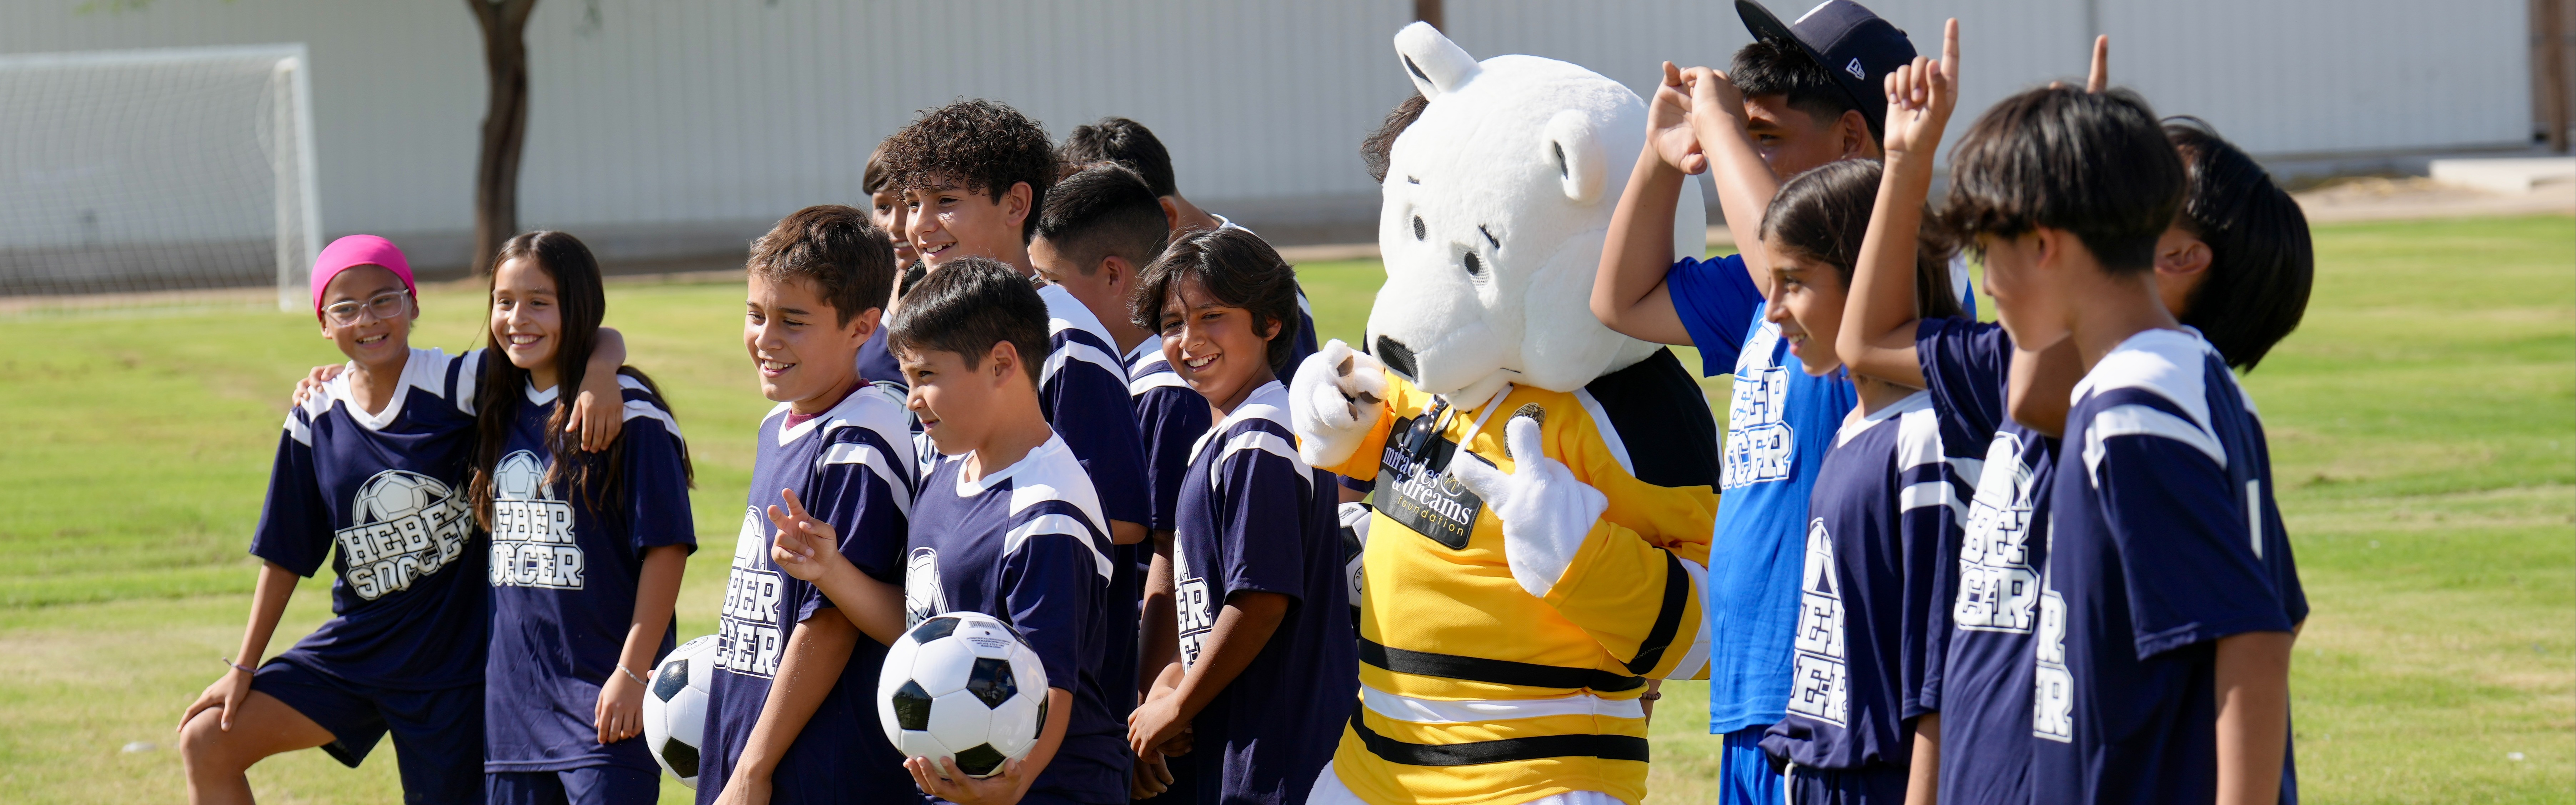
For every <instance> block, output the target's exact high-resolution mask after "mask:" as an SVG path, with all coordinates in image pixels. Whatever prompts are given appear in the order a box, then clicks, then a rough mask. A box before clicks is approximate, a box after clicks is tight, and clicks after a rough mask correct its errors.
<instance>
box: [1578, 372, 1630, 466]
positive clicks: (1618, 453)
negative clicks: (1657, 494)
mask: <svg viewBox="0 0 2576 805" xmlns="http://www.w3.org/2000/svg"><path fill="white" fill-rule="evenodd" d="M1574 401H1575V402H1578V403H1582V404H1583V412H1584V413H1586V414H1591V415H1592V429H1593V430H1594V431H1597V432H1599V433H1600V434H1601V445H1602V446H1603V447H1607V448H1609V449H1610V457H1611V458H1614V459H1618V460H1619V469H1622V470H1626V471H1627V473H1628V475H1630V476H1631V477H1634V476H1635V475H1636V474H1637V463H1636V462H1635V461H1633V460H1630V459H1629V458H1628V443H1627V442H1626V441H1623V440H1621V439H1620V438H1619V428H1618V426H1617V425H1614V424H1612V423H1611V422H1610V412H1609V411H1608V410H1606V409H1603V408H1602V407H1601V401H1600V400H1598V399H1595V398H1593V396H1592V392H1589V391H1585V390H1583V389H1575V390H1574Z"/></svg>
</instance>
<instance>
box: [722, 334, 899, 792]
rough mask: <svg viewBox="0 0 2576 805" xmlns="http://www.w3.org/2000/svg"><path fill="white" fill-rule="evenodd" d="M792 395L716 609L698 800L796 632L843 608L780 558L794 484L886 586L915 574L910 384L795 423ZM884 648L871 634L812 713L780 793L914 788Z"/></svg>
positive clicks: (779, 779)
mask: <svg viewBox="0 0 2576 805" xmlns="http://www.w3.org/2000/svg"><path fill="white" fill-rule="evenodd" d="M788 418H789V410H788V407H787V405H786V404H784V403H781V404H779V406H778V407H777V408H773V409H771V410H770V412H769V416H768V417H767V418H764V419H762V420H761V422H760V435H759V436H758V437H757V438H758V441H757V442H756V452H755V453H754V455H753V456H752V468H751V494H750V496H749V502H748V505H746V506H745V507H744V508H743V513H742V532H741V534H740V535H738V536H736V537H735V539H734V551H733V567H732V568H731V570H730V571H729V575H727V576H726V578H725V599H724V608H723V609H722V610H721V611H719V613H718V617H717V619H716V660H715V664H716V675H715V681H714V683H713V685H712V693H711V695H710V696H709V697H708V700H707V716H706V718H707V722H706V723H707V727H706V737H705V739H704V740H703V741H702V742H701V745H700V747H699V757H700V763H701V764H702V765H701V766H700V767H699V779H698V802H699V803H700V805H706V804H707V803H712V802H714V801H715V799H716V796H717V795H718V794H721V793H723V792H724V787H725V780H726V779H728V778H729V777H731V775H732V771H733V764H734V763H735V762H736V761H738V760H740V759H741V756H742V748H743V745H744V744H745V743H747V742H748V741H749V740H750V739H751V731H752V727H753V726H755V725H757V724H758V723H759V722H760V710H761V707H762V706H763V705H764V704H765V703H766V702H767V701H768V700H769V688H770V685H771V684H772V683H773V681H774V680H775V679H776V678H777V676H778V670H779V668H778V664H779V660H780V659H781V657H782V656H783V655H784V654H785V653H786V651H787V643H788V641H789V640H791V639H793V638H794V637H795V636H796V629H797V627H798V625H799V624H802V623H804V622H805V621H806V619H808V618H812V617H814V614H815V613H817V612H820V611H822V610H824V609H826V608H830V607H831V606H832V602H831V599H829V598H826V597H824V596H823V593H822V591H820V590H818V589H815V587H814V585H813V584H811V583H809V582H805V581H801V580H798V579H797V578H796V577H794V576H790V575H787V573H786V572H785V571H782V570H779V568H778V565H777V563H775V562H772V561H771V560H770V557H769V550H770V543H771V541H772V540H774V539H775V538H776V537H777V533H778V532H777V528H776V527H775V526H774V525H772V524H771V523H770V521H769V515H768V513H767V512H768V510H769V507H771V506H777V507H779V508H780V509H781V510H784V509H785V508H786V506H787V499H786V496H784V495H782V494H780V491H779V490H782V489H794V490H796V495H797V498H798V499H799V500H801V501H803V502H804V504H805V510H806V511H807V512H808V513H810V514H813V515H814V516H815V517H816V518H818V519H821V520H822V521H823V522H825V523H829V524H831V526H832V528H833V530H834V531H836V532H838V536H839V539H840V542H841V544H840V549H841V555H842V556H845V557H848V558H849V560H850V563H851V564H853V565H856V566H858V568H859V572H862V573H866V574H868V576H869V577H871V578H875V579H876V580H878V581H883V582H886V583H888V584H901V583H903V578H904V566H903V546H904V529H905V525H906V523H907V521H908V520H909V517H908V512H910V510H911V508H912V498H913V489H914V486H915V484H914V482H913V476H912V473H911V468H912V467H913V466H914V465H913V457H912V440H911V439H910V438H908V437H909V436H910V427H909V424H908V421H907V419H906V417H905V415H904V408H903V396H902V393H901V392H898V391H894V390H893V389H891V388H888V387H885V386H877V385H863V386H860V387H859V389H858V390H857V391H855V392H852V393H851V394H850V396H848V397H845V398H842V400H841V401H840V402H839V403H838V404H835V405H833V406H832V408H831V409H830V410H827V411H825V412H823V413H821V414H819V415H816V416H814V417H812V418H809V419H804V420H803V421H801V422H798V423H796V424H795V425H792V426H791V425H789V424H788V422H787V420H788ZM885 651H886V649H885V645H884V644H881V643H878V642H876V641H875V640H873V639H870V638H868V637H867V636H866V635H865V634H861V635H860V637H859V640H858V645H857V646H856V647H855V648H853V649H851V651H850V659H849V663H848V664H846V665H844V666H842V668H841V674H840V677H839V679H838V680H837V681H835V682H834V683H833V685H832V690H831V692H830V693H827V694H825V695H824V696H823V701H822V703H821V704H820V705H818V706H817V707H816V708H815V709H814V715H813V717H812V718H810V719H809V720H807V721H806V722H805V729H804V730H803V731H802V732H799V733H797V735H796V740H795V742H794V743H791V744H789V745H788V747H787V752H786V754H785V755H784V756H783V757H781V758H780V760H779V763H778V769H777V771H776V772H774V773H773V774H772V775H771V776H770V785H771V786H772V791H773V792H775V793H774V796H775V797H776V799H775V800H774V801H779V802H799V801H809V802H810V801H834V800H835V798H839V797H846V796H849V795H850V792H854V791H883V792H890V793H892V794H898V795H901V794H908V793H909V792H913V791H916V790H918V789H916V788H915V787H914V786H913V783H912V775H911V773H909V772H906V771H904V770H903V754H902V753H900V752H897V751H895V748H894V745H893V744H892V743H888V742H887V741H886V737H885V730H884V729H883V728H882V727H881V726H880V725H879V724H878V723H877V708H876V704H875V701H876V700H875V698H874V697H875V696H876V690H877V673H878V671H879V669H880V668H881V667H882V666H883V665H884V664H885Z"/></svg>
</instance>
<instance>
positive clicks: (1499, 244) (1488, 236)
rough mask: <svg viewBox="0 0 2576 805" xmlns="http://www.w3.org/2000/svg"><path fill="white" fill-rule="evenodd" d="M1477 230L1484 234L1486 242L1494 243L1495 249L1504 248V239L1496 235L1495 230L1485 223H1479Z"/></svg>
mask: <svg viewBox="0 0 2576 805" xmlns="http://www.w3.org/2000/svg"><path fill="white" fill-rule="evenodd" d="M1476 231H1477V232H1479V233H1483V234H1484V236H1485V242H1486V243H1491V244H1494V251H1502V250H1503V240H1502V239H1501V238H1497V237H1494V230H1491V229H1486V228H1485V225H1483V224H1477V225H1476Z"/></svg>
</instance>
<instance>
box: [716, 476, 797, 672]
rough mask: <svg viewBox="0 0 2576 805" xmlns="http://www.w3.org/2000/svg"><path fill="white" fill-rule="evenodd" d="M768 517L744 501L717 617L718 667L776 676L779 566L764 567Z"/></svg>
mask: <svg viewBox="0 0 2576 805" xmlns="http://www.w3.org/2000/svg"><path fill="white" fill-rule="evenodd" d="M768 525H769V522H768V520H767V519H765V518H763V517H761V516H760V510H759V509H755V508H749V507H745V509H744V510H743V513H742V533H741V535H739V536H737V537H735V538H734V541H733V570H732V572H730V573H728V574H726V576H725V597H724V609H723V610H722V611H721V612H720V613H718V615H717V617H716V667H718V668H722V669H725V670H727V671H732V672H734V673H737V674H747V675H750V676H759V677H767V676H775V675H776V674H777V673H778V653H779V652H780V651H781V650H784V649H785V648H786V647H787V646H786V641H784V640H781V639H780V638H779V634H780V632H781V628H780V627H781V625H782V624H780V622H779V617H778V614H779V613H778V609H779V598H780V597H781V593H782V592H783V590H782V588H781V587H780V585H779V577H778V573H777V571H773V570H767V569H765V568H767V567H768V560H769V528H768Z"/></svg>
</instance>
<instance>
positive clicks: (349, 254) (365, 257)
mask: <svg viewBox="0 0 2576 805" xmlns="http://www.w3.org/2000/svg"><path fill="white" fill-rule="evenodd" d="M358 266H377V267H380V268H383V269H384V270H386V271H391V272H394V276H396V277H400V278H402V283H403V290H405V291H410V292H412V293H414V294H417V293H419V292H420V289H419V288H417V287H414V286H413V285H412V282H411V261H410V260H407V259H404V258H403V253H402V250H401V249H397V248H394V242H393V241H390V240H386V239H384V238H380V237H376V236H374V235H350V236H348V237H344V238H341V239H339V240H335V241H331V245H329V246H325V247H322V255H321V256H320V257H316V258H314V259H313V318H315V319H320V318H322V289H323V288H325V287H327V286H329V285H330V284H331V278H332V277H337V276H340V272H342V271H347V270H349V269H352V268H356V267H358Z"/></svg>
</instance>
